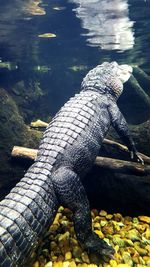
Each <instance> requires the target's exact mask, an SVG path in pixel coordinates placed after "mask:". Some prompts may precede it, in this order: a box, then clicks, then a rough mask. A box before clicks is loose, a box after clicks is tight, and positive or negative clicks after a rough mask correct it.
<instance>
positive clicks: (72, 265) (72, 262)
mask: <svg viewBox="0 0 150 267" xmlns="http://www.w3.org/2000/svg"><path fill="white" fill-rule="evenodd" d="M69 267H77V265H76V263H75V261H71V262H70V265H69Z"/></svg>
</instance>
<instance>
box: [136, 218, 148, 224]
mask: <svg viewBox="0 0 150 267" xmlns="http://www.w3.org/2000/svg"><path fill="white" fill-rule="evenodd" d="M138 218H139V220H140V221H142V222H146V223H148V224H150V217H148V216H139V217H138Z"/></svg>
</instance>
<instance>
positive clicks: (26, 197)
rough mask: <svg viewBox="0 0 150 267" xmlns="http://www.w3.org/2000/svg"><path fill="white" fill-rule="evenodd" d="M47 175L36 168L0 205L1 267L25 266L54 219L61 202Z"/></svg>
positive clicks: (32, 167)
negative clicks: (58, 200)
mask: <svg viewBox="0 0 150 267" xmlns="http://www.w3.org/2000/svg"><path fill="white" fill-rule="evenodd" d="M46 171H47V170H44V169H42V170H41V169H39V168H37V167H36V166H35V164H33V165H32V166H31V167H30V169H29V170H28V172H27V173H26V174H25V176H24V177H23V178H22V179H21V181H20V182H19V183H18V184H17V185H16V186H15V187H14V188H13V189H12V190H11V192H10V193H9V194H8V195H7V196H6V197H5V199H4V200H2V201H1V202H0V266H1V267H17V266H23V265H24V264H25V262H26V261H27V259H29V257H30V255H31V253H32V252H33V251H34V249H35V248H36V247H37V244H38V241H39V239H40V238H41V237H42V235H43V234H44V233H45V231H46V230H47V227H48V226H49V225H50V224H51V223H52V221H53V219H54V217H55V214H56V212H57V208H58V202H57V198H56V195H55V192H54V190H53V185H52V183H51V180H50V179H49V175H48V174H47V173H46ZM28 266H29V265H28Z"/></svg>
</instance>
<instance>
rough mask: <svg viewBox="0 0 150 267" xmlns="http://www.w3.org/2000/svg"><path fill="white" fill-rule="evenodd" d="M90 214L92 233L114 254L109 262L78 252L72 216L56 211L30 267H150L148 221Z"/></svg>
mask: <svg viewBox="0 0 150 267" xmlns="http://www.w3.org/2000/svg"><path fill="white" fill-rule="evenodd" d="M91 214H92V223H93V229H94V232H95V233H96V234H97V235H98V236H99V237H100V238H101V239H103V240H104V241H105V242H107V243H108V244H109V245H111V246H112V247H114V249H115V251H116V252H115V254H114V258H113V259H110V260H109V259H108V258H107V257H104V259H105V260H106V261H104V259H102V258H100V257H98V256H96V255H95V254H88V253H87V251H85V250H84V249H83V248H81V247H80V246H79V243H78V241H77V238H76V235H75V232H74V227H73V222H72V213H71V212H70V210H68V209H66V208H65V209H64V208H63V207H60V208H59V209H58V213H57V215H56V217H55V219H54V223H53V224H52V226H51V227H50V229H49V230H48V232H47V233H46V238H45V240H46V243H45V245H44V244H42V246H43V249H41V248H39V256H38V257H37V258H36V260H35V262H34V264H33V265H32V267H150V225H149V224H150V217H148V216H138V218H136V217H134V218H132V217H130V216H126V217H123V216H122V215H121V214H120V213H115V214H108V213H107V212H106V211H104V210H101V211H100V212H99V211H98V210H96V209H93V210H92V211H91ZM43 242H44V241H43ZM48 243H49V246H48ZM40 253H41V254H40ZM35 256H36V255H35ZM41 259H42V260H41ZM48 260H49V261H48ZM47 261H48V262H47ZM44 264H45V265H44Z"/></svg>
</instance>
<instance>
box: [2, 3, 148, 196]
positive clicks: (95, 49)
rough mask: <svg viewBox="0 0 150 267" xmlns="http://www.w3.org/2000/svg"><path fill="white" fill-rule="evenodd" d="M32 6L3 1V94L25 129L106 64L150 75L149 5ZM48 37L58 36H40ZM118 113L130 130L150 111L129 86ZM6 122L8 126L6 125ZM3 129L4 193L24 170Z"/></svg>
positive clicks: (64, 4)
mask: <svg viewBox="0 0 150 267" xmlns="http://www.w3.org/2000/svg"><path fill="white" fill-rule="evenodd" d="M34 2H36V1H31V0H30V1H29V0H28V1H23V0H7V1H4V0H0V88H3V89H4V91H5V92H7V94H8V95H9V96H10V97H11V99H12V100H13V101H14V102H15V104H16V106H17V108H18V110H19V115H21V117H22V118H23V120H24V122H25V123H26V124H29V123H30V122H31V121H33V120H36V119H42V120H46V121H47V120H49V117H50V116H53V115H54V114H55V113H56V112H57V111H58V109H59V108H60V107H61V106H62V105H63V104H64V102H65V101H66V100H67V99H68V98H69V97H71V96H72V95H74V93H75V92H78V91H79V90H80V84H81V81H82V79H83V77H84V75H85V74H86V73H87V71H88V70H89V69H91V68H93V67H94V66H96V65H97V64H101V63H102V62H103V61H113V60H116V61H117V62H119V63H128V64H134V65H138V66H140V67H141V68H142V69H144V70H145V71H146V73H147V74H149V75H150V45H149V44H150V31H149V29H150V1H149V0H128V1H127V0H99V1H96V0H95V1H92V0H91V1H90V0H87V1H86V0H70V1H69V0H68V1H63V0H61V1H60V0H55V1H53V0H51V1H50V0H49V1H48V0H43V1H41V3H40V4H39V6H37V8H38V9H36V8H35V6H33V3H34ZM39 7H40V10H39ZM39 13H43V14H39ZM44 33H53V34H55V35H56V37H55V38H40V37H38V35H40V34H44ZM142 86H143V87H144V86H145V88H144V89H145V90H146V91H148V90H150V88H147V85H144V84H142ZM119 106H120V108H121V109H122V111H123V113H124V115H125V117H126V118H127V120H128V122H129V123H131V124H139V123H142V122H144V121H146V120H148V119H149V117H150V114H149V109H148V107H147V106H145V104H143V103H142V101H141V99H140V98H139V97H138V96H137V95H136V93H135V92H132V91H131V90H130V87H129V86H128V85H127V86H125V90H124V94H123V95H122V96H121V98H120V100H119ZM6 112H7V108H6ZM12 112H13V111H12ZM0 119H1V123H3V122H2V119H3V120H4V123H5V126H6V127H7V120H8V118H7V120H6V119H5V116H1V118H0ZM6 127H5V131H6ZM14 127H15V126H14ZM3 130H4V129H2V130H1V140H0V142H1V144H0V148H1V152H0V153H1V160H0V162H1V168H0V170H1V178H0V181H1V187H2V185H5V186H4V191H5V192H6V191H7V190H8V188H9V186H8V181H12V180H13V182H14V181H16V180H17V179H18V178H16V172H17V175H18V176H19V175H22V173H23V169H24V168H22V167H20V168H19V167H16V165H13V164H12V163H11V162H10V151H11V148H12V146H13V145H17V144H19V143H20V141H19V136H18V139H17V140H15V142H14V140H13V139H12V137H11V134H10V135H8V136H6V134H3V133H2V131H3ZM8 131H9V129H8ZM16 131H17V130H16ZM18 168H19V169H18ZM4 181H5V182H4Z"/></svg>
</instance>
